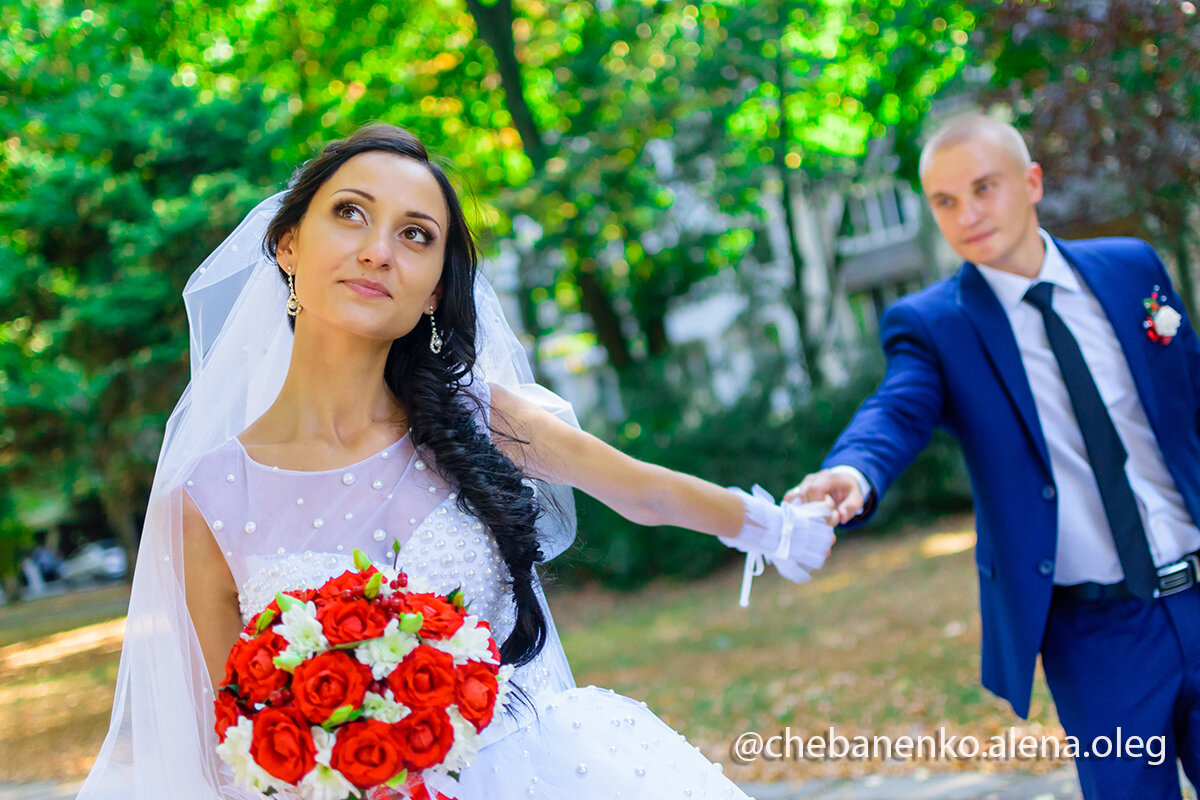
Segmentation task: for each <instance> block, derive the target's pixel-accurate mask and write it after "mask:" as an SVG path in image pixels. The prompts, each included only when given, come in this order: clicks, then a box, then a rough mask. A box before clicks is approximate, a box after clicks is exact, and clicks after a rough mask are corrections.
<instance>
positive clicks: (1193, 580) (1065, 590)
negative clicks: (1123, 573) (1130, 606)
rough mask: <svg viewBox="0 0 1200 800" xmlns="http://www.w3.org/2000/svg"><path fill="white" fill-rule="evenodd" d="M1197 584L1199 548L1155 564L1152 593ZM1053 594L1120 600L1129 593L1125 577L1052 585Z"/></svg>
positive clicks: (1199, 577) (1065, 597) (1090, 600)
mask: <svg viewBox="0 0 1200 800" xmlns="http://www.w3.org/2000/svg"><path fill="white" fill-rule="evenodd" d="M1197 584H1200V551H1197V552H1195V553H1189V554H1188V555H1186V556H1184V557H1183V558H1181V559H1179V560H1178V561H1176V562H1173V563H1171V564H1166V565H1164V566H1161V567H1159V568H1158V591H1157V592H1155V593H1154V596H1155V597H1167V596H1168V595H1173V594H1178V593H1179V592H1185V591H1187V590H1188V589H1191V588H1192V587H1193V586H1196V585H1197ZM1054 596H1055V597H1056V598H1059V599H1061V600H1070V601H1072V602H1076V603H1097V602H1100V601H1102V600H1124V599H1126V598H1129V597H1133V595H1132V594H1131V593H1130V591H1129V589H1128V588H1127V587H1126V586H1125V581H1118V582H1116V583H1073V584H1071V585H1069V586H1055V587H1054Z"/></svg>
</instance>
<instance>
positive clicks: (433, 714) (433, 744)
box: [392, 708, 454, 769]
mask: <svg viewBox="0 0 1200 800" xmlns="http://www.w3.org/2000/svg"><path fill="white" fill-rule="evenodd" d="M392 729H393V730H394V731H395V733H396V737H397V738H398V739H399V740H400V752H401V755H402V756H403V758H404V762H405V763H406V764H407V765H408V768H409V769H428V768H429V767H432V766H434V765H435V764H440V763H442V761H443V760H444V759H445V758H446V753H448V752H450V746H451V745H453V744H454V727H453V726H452V725H451V724H450V717H449V715H447V714H446V712H445V711H443V710H442V709H440V708H418V709H416V710H415V711H413V712H412V713H411V714H409V715H408V716H407V717H405V718H404V719H402V720H400V721H399V722H397V723H395V724H394V725H392Z"/></svg>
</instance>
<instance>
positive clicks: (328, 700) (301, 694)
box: [292, 650, 371, 725]
mask: <svg viewBox="0 0 1200 800" xmlns="http://www.w3.org/2000/svg"><path fill="white" fill-rule="evenodd" d="M370 683H371V670H369V669H368V668H367V667H366V666H365V665H363V664H360V663H358V662H357V661H355V660H354V659H353V658H351V657H350V656H348V655H346V654H345V653H343V652H342V651H340V650H331V651H330V652H328V653H321V654H320V655H318V656H313V657H312V658H310V659H308V660H307V661H305V662H303V663H302V664H301V665H300V666H298V667H296V671H295V672H293V673H292V696H293V698H294V702H295V703H296V708H298V709H300V711H301V712H302V713H303V714H304V716H305V717H307V718H308V720H309V722H313V723H316V724H318V725H319V724H320V723H322V722H324V721H325V720H327V719H329V715H330V714H332V713H333V712H334V711H336V710H337V709H339V708H341V707H342V706H353V707H354V708H358V707H359V706H360V705H362V701H363V697H364V696H365V695H366V693H367V686H368V685H369V684H370Z"/></svg>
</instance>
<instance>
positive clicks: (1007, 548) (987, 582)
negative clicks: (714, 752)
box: [788, 116, 1200, 800]
mask: <svg viewBox="0 0 1200 800" xmlns="http://www.w3.org/2000/svg"><path fill="white" fill-rule="evenodd" d="M920 175H921V185H922V187H923V189H924V192H925V195H926V197H927V198H928V201H929V204H930V207H931V209H932V211H933V215H934V218H935V219H936V220H937V224H938V227H939V228H940V230H941V232H942V235H943V236H945V237H946V241H947V242H949V244H950V246H951V247H952V248H953V249H954V251H955V252H956V253H958V254H959V255H960V256H962V258H963V259H964V261H965V263H964V264H963V266H962V268H961V269H960V270H959V271H958V273H957V274H956V275H955V276H954V277H952V278H950V279H948V280H945V281H942V282H940V283H936V284H934V285H933V286H930V287H928V288H927V289H925V290H923V291H921V292H918V293H916V294H913V295H910V296H908V297H905V298H903V299H901V300H900V301H898V302H897V303H896V304H895V305H893V306H892V307H890V308H889V309H888V310H887V312H886V313H885V314H884V316H883V320H882V322H881V323H880V327H881V334H882V339H883V347H884V351H885V352H886V354H887V372H886V374H885V376H884V379H883V382H882V383H881V384H880V386H879V388H878V389H877V390H876V392H875V394H873V395H872V396H871V397H869V398H867V400H866V401H865V402H864V403H863V405H862V407H861V408H860V409H859V410H858V413H857V414H856V415H855V417H854V419H853V420H852V421H851V423H850V425H849V426H848V427H847V428H846V430H845V431H843V433H842V435H841V437H840V438H839V439H838V441H837V443H836V444H835V445H834V447H833V450H832V452H831V453H830V454H829V456H828V458H827V459H826V461H825V464H824V468H823V469H822V470H821V471H820V472H817V473H814V474H812V475H809V476H807V477H806V478H805V479H804V480H803V482H802V483H801V484H800V485H799V486H797V487H796V488H795V489H793V490H792V491H791V492H790V493H789V495H788V497H789V499H794V498H797V497H803V498H804V499H805V500H819V499H824V498H826V497H832V498H833V500H834V501H835V502H836V503H837V504H838V510H839V512H840V517H841V521H842V523H843V524H846V523H850V524H859V523H862V522H865V521H866V520H867V519H869V518H870V516H871V514H872V513H873V512H874V510H875V508H876V505H877V503H878V501H879V498H880V497H881V496H882V495H883V493H884V492H886V491H887V490H888V487H890V486H891V485H892V482H893V481H894V480H895V479H896V477H897V476H898V475H899V474H900V472H902V471H903V470H904V468H905V467H907V466H908V464H909V463H910V462H911V461H912V460H913V458H914V457H915V456H916V454H917V453H918V452H919V451H920V450H921V449H923V448H924V447H925V445H926V444H927V443H928V441H929V437H930V435H931V434H932V432H933V430H934V428H935V427H937V426H939V425H941V426H944V427H946V428H948V429H949V430H950V431H951V433H953V434H954V435H955V437H956V438H957V439H958V440H959V441H960V442H961V444H962V448H963V453H964V455H965V457H966V462H967V467H968V470H969V472H970V475H971V484H972V487H973V488H974V495H975V511H976V526H977V533H978V540H977V544H976V549H975V560H976V563H977V565H978V570H979V596H980V597H979V600H980V611H981V614H982V617H983V656H982V666H983V675H982V681H983V684H984V686H986V687H987V688H988V689H990V690H991V691H993V692H995V693H996V694H998V695H1000V696H1001V697H1003V698H1005V699H1006V700H1008V701H1009V702H1010V703H1011V704H1012V707H1013V710H1014V711H1016V713H1017V714H1019V715H1020V716H1022V717H1024V716H1026V715H1027V714H1028V713H1029V697H1030V692H1031V688H1032V684H1033V673H1034V664H1035V662H1036V661H1037V656H1038V653H1039V652H1040V653H1041V655H1042V665H1043V669H1044V671H1045V674H1046V680H1047V683H1048V684H1049V686H1050V691H1051V694H1052V695H1053V696H1054V702H1055V705H1056V707H1057V709H1058V715H1059V718H1060V720H1061V721H1062V724H1063V727H1064V728H1065V729H1066V732H1067V733H1068V734H1069V735H1072V736H1074V737H1076V738H1077V739H1078V741H1079V743H1080V750H1081V754H1080V756H1079V757H1078V758H1077V759H1076V766H1077V768H1078V770H1079V778H1080V783H1081V784H1082V787H1083V792H1084V795H1085V797H1087V798H1089V800H1091V799H1092V798H1122V799H1124V798H1134V797H1137V798H1178V797H1180V786H1179V779H1178V768H1177V766H1176V758H1178V759H1179V760H1180V761H1182V763H1183V766H1184V769H1185V770H1186V772H1187V774H1188V777H1189V778H1190V779H1191V781H1192V783H1193V784H1196V783H1198V782H1200V586H1198V585H1197V581H1198V577H1200V576H1198V575H1197V566H1198V563H1197V555H1196V553H1197V551H1198V550H1200V530H1197V526H1196V520H1197V519H1200V434H1198V432H1197V425H1198V422H1200V343H1198V341H1197V336H1196V333H1195V331H1194V330H1193V329H1192V327H1191V325H1190V324H1189V323H1188V321H1187V319H1186V316H1185V315H1184V310H1183V305H1182V303H1181V302H1180V300H1179V298H1177V297H1175V296H1174V293H1173V291H1172V289H1171V285H1170V282H1169V280H1168V278H1167V273H1166V271H1165V270H1164V269H1163V265H1162V263H1161V262H1160V261H1159V259H1158V257H1157V256H1156V255H1155V253H1154V251H1153V250H1152V249H1151V248H1150V247H1149V246H1148V245H1146V244H1145V243H1143V242H1140V241H1137V240H1134V239H1093V240H1084V241H1076V242H1065V241H1061V240H1058V239H1055V238H1053V237H1051V236H1049V235H1048V234H1046V233H1045V232H1044V231H1041V230H1040V229H1039V228H1038V221H1037V208H1036V206H1037V203H1038V201H1039V200H1041V197H1042V171H1041V167H1039V166H1038V165H1037V164H1034V163H1031V162H1030V159H1029V152H1028V150H1027V149H1026V147H1025V144H1024V142H1023V141H1022V139H1021V137H1020V135H1019V134H1018V133H1017V132H1016V130H1015V129H1013V128H1012V127H1011V126H1009V125H1006V124H1004V123H1002V122H999V121H997V120H993V119H990V118H988V117H983V116H968V117H961V118H958V119H956V120H953V121H952V122H950V123H949V124H947V125H946V126H945V127H944V128H942V129H941V130H940V131H939V132H938V133H937V134H936V135H935V136H934V137H933V138H932V139H931V140H930V142H929V143H928V144H927V145H926V147H925V149H924V151H923V152H922V154H921V162H920ZM1144 301H1148V302H1144ZM1118 735H1119V736H1120V737H1121V741H1123V742H1129V741H1130V738H1131V737H1134V736H1137V737H1141V740H1142V741H1143V742H1146V741H1147V740H1148V739H1149V737H1163V739H1160V740H1156V741H1157V743H1158V744H1161V743H1162V742H1163V741H1165V743H1166V753H1165V756H1166V757H1165V758H1161V757H1160V758H1156V759H1149V758H1147V757H1146V756H1147V750H1145V749H1142V750H1137V749H1136V748H1134V750H1135V754H1134V755H1128V754H1127V755H1126V756H1125V757H1121V758H1116V757H1113V756H1109V757H1107V758H1104V757H1101V756H1103V754H1104V750H1105V747H1104V745H1103V743H1100V744H1099V746H1098V748H1097V750H1096V752H1095V753H1094V754H1090V755H1088V756H1087V757H1085V756H1084V755H1083V753H1088V752H1089V750H1090V749H1091V747H1092V743H1093V740H1094V739H1095V738H1096V737H1098V736H1106V737H1108V739H1109V741H1111V742H1112V743H1113V752H1114V754H1118V753H1117V750H1116V747H1117V742H1118ZM1158 752H1161V748H1159V751H1158ZM1151 761H1154V762H1156V763H1157V764H1158V765H1157V766H1155V765H1153V764H1151V763H1150V762H1151Z"/></svg>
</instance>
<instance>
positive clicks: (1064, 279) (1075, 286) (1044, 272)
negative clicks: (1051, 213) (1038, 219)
mask: <svg viewBox="0 0 1200 800" xmlns="http://www.w3.org/2000/svg"><path fill="white" fill-rule="evenodd" d="M1038 233H1039V234H1041V236H1042V241H1043V242H1045V243H1046V256H1045V258H1044V259H1043V260H1042V268H1041V270H1039V271H1038V274H1037V277H1035V278H1026V277H1025V276H1024V275H1014V274H1013V273H1011V272H1005V271H1004V270H1002V269H996V268H995V267H989V266H986V265H984V264H976V265H975V266H977V267H978V268H979V274H980V275H982V276H983V279H984V280H986V281H987V282H988V286H990V287H992V291H993V292H994V293H995V294H996V298H997V299H998V300H999V301H1000V305H1002V306H1004V310H1005V311H1008V312H1011V311H1012V310H1013V309H1015V308H1018V307H1019V306H1020V305H1021V301H1022V300H1023V299H1024V297H1025V292H1027V291H1029V287H1030V286H1032V285H1033V284H1035V283H1041V282H1043V281H1045V282H1046V283H1052V284H1054V285H1055V286H1056V287H1058V288H1060V289H1064V290H1066V291H1069V292H1078V291H1079V288H1080V287H1079V278H1078V277H1076V275H1075V272H1074V271H1073V270H1072V269H1071V266H1070V265H1069V264H1068V263H1067V260H1066V259H1065V258H1063V254H1062V253H1061V252H1059V249H1058V247H1057V246H1056V245H1055V244H1054V239H1052V238H1051V237H1050V234H1048V233H1046V232H1045V231H1044V230H1042V229H1041V228H1038Z"/></svg>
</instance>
